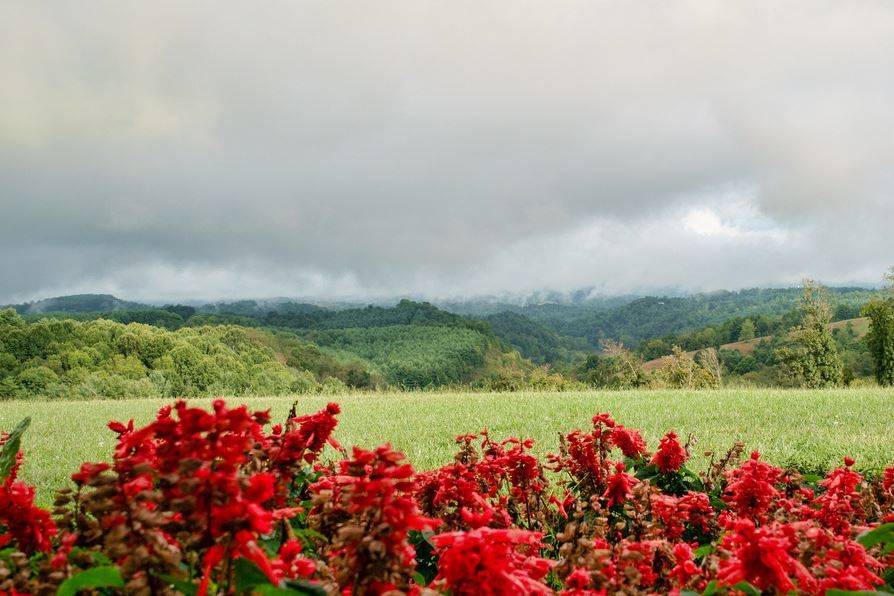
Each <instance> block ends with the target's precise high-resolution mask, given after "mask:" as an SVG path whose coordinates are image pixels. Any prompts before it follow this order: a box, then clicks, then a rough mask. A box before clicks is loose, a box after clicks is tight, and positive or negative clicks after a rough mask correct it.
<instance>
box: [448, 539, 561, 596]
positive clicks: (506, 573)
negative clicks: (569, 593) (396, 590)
mask: <svg viewBox="0 0 894 596" xmlns="http://www.w3.org/2000/svg"><path fill="white" fill-rule="evenodd" d="M430 540H431V542H432V544H434V545H435V548H436V550H437V552H438V555H439V558H438V575H437V577H436V578H435V581H434V583H433V584H432V586H433V587H437V588H438V589H442V590H449V591H450V593H451V594H456V595H457V596H465V595H472V594H474V595H477V594H482V595H485V596H491V595H493V596H497V595H499V596H504V595H505V596H510V595H515V594H543V595H546V594H552V593H553V592H552V590H551V589H550V588H549V587H548V586H546V585H545V584H543V583H542V582H541V581H540V580H541V579H543V578H544V577H545V576H546V574H547V573H549V570H550V568H551V566H552V562H551V561H548V560H546V559H542V558H540V557H539V556H538V554H539V552H540V549H541V547H542V545H541V543H540V534H539V533H537V532H528V531H524V530H494V529H490V528H479V529H477V530H471V531H469V532H449V533H447V534H438V535H436V536H432V537H431V539H430Z"/></svg>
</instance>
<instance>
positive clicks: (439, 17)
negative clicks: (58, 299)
mask: <svg viewBox="0 0 894 596" xmlns="http://www.w3.org/2000/svg"><path fill="white" fill-rule="evenodd" d="M892 67H894V6H892V5H891V4H890V3H887V2H877V3H874V2H854V3H840V2H790V3H779V2H755V3H741V4H738V3H735V4H734V3H709V2H642V3H627V2H572V1H562V0H557V1H553V2H508V1H504V0H494V1H491V2H465V1H459V0H458V1H452V2H428V1H425V0H412V1H410V0H403V1H400V2H387V1H384V2H375V3H363V2H342V1H338V0H335V1H333V0H326V1H319V2H314V1H309V2H293V1H288V2H286V1H277V0H271V1H269V2H263V3H236V2H190V3H183V2H174V1H170V2H169V1H157V2H152V3H147V2H121V1H120V0H115V1H108V2H98V1H88V2H70V3H69V2H58V1H54V2H40V1H34V0H29V1H21V2H19V1H16V0H11V1H7V2H4V3H2V5H0V211H2V217H0V250H2V255H3V256H2V257H0V280H2V282H0V302H2V301H9V300H19V299H27V298H33V297H37V296H41V295H46V294H50V293H63V292H69V291H114V292H118V293H121V294H123V295H125V296H126V297H132V298H142V299H158V300H165V299H184V298H190V297H205V298H216V297H235V296H266V295H320V296H324V295H326V296H363V295H370V296H372V295H379V296H381V295H389V294H396V293H407V292H415V293H422V294H427V295H432V296H447V295H456V294H478V293H490V292H499V291H526V290H531V289H537V288H544V287H551V288H558V289H562V288H573V287H579V286H595V287H597V288H600V289H603V290H604V291H607V292H614V291H617V292H622V291H630V290H648V289H649V288H650V287H667V286H675V287H680V288H684V289H693V290H695V289H713V288H720V287H742V286H748V285H757V284H776V283H791V282H794V281H797V280H798V279H799V278H800V277H802V276H804V275H811V276H815V277H819V278H821V279H824V280H827V281H829V282H839V283H844V282H855V281H860V282H866V281H870V282H874V281H876V280H877V279H878V277H879V275H880V273H881V271H882V270H883V269H884V268H885V267H886V266H887V265H888V264H890V263H891V262H894V243H892V242H891V239H890V225H891V222H892V221H894V197H892V188H894V174H892V173H894V112H892V110H891V108H890V106H891V105H894V68H892Z"/></svg>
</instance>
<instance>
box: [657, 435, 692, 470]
mask: <svg viewBox="0 0 894 596" xmlns="http://www.w3.org/2000/svg"><path fill="white" fill-rule="evenodd" d="M687 459H689V454H687V453H686V450H685V449H683V446H682V445H680V442H679V441H677V435H676V433H674V432H669V433H667V434H666V435H664V437H663V438H662V439H661V442H660V443H659V445H658V451H656V452H655V455H653V456H652V460H651V461H650V462H649V463H650V464H652V465H653V466H657V467H658V471H659V472H661V473H662V474H667V473H669V472H676V471H677V470H679V469H680V468H681V467H682V466H683V464H684V463H685V462H686V460H687Z"/></svg>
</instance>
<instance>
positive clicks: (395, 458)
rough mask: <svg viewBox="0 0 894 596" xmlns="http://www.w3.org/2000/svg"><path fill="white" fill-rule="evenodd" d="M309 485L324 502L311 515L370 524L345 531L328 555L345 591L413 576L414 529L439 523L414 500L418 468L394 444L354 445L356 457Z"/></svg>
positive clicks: (357, 525) (356, 524)
mask: <svg viewBox="0 0 894 596" xmlns="http://www.w3.org/2000/svg"><path fill="white" fill-rule="evenodd" d="M310 488H311V492H312V493H314V494H316V495H318V501H319V502H320V504H319V505H318V506H317V507H316V508H315V509H314V510H313V511H312V512H311V515H312V516H315V518H316V519H318V520H320V522H321V523H322V522H324V521H325V519H326V516H332V517H335V518H337V519H339V520H340V521H341V524H342V525H350V526H352V527H356V528H365V531H360V532H344V533H340V534H339V536H338V537H337V540H335V541H334V542H333V544H332V545H331V546H330V550H329V552H328V558H329V561H330V563H331V564H332V565H333V566H334V567H336V568H338V570H339V579H340V584H341V587H342V588H344V589H350V590H354V591H361V592H362V591H364V590H365V589H374V590H375V591H378V589H377V588H376V586H379V587H381V586H384V585H385V584H388V583H389V582H390V581H391V579H390V578H392V577H393V575H394V574H395V573H400V574H403V575H405V576H409V574H410V572H411V571H412V570H413V569H414V567H415V563H416V561H415V555H416V551H415V550H414V548H413V546H412V545H411V544H410V542H409V540H408V537H409V533H410V531H411V530H420V531H422V530H431V529H433V528H436V527H437V526H438V525H439V524H440V521H439V520H436V519H429V518H426V517H423V516H422V515H421V514H420V511H419V509H418V507H417V505H416V502H415V500H414V499H413V495H414V493H415V489H416V482H415V478H414V472H413V467H412V466H411V465H410V464H408V463H406V461H405V459H404V455H403V453H400V452H398V451H394V450H393V449H392V448H391V446H390V445H382V446H380V447H377V448H376V449H375V450H374V451H367V450H365V449H361V448H359V447H354V450H353V453H352V457H351V459H348V460H344V461H341V462H339V464H338V470H337V473H336V474H334V475H331V476H326V477H323V478H321V479H320V480H319V481H318V482H316V483H315V484H313V485H312V486H311V487H310Z"/></svg>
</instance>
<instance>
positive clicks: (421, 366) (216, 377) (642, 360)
mask: <svg viewBox="0 0 894 596" xmlns="http://www.w3.org/2000/svg"><path fill="white" fill-rule="evenodd" d="M554 298H555V301H554V302H551V303H537V304H535V303H533V301H532V303H528V304H509V303H498V302H488V301H486V300H479V301H477V302H476V301H467V302H465V303H462V304H459V303H452V304H451V303H445V304H441V305H440V306H437V305H435V304H432V303H428V302H417V301H413V300H409V299H402V300H400V301H398V302H397V303H396V304H392V305H387V304H369V305H352V304H311V303H306V302H298V301H291V300H284V299H283V300H266V301H256V300H242V301H237V302H229V303H227V302H217V303H208V304H196V305H182V304H169V305H149V304H141V303H136V302H130V301H125V300H120V299H118V298H116V297H114V296H110V295H94V294H87V295H75V296H64V297H59V298H53V299H48V300H42V301H38V302H33V303H25V304H17V305H11V306H10V307H8V308H7V309H6V310H4V311H2V317H0V397H4V398H13V397H18V398H30V397H36V396H43V397H50V398H53V397H72V398H90V397H108V398H118V397H124V396H150V395H155V396H176V395H216V394H227V395H279V394H286V393H304V392H330V393H338V392H341V391H345V390H347V389H349V388H350V389H362V390H376V389H378V390H381V389H387V388H396V389H433V388H439V387H441V388H447V387H450V388H462V387H467V388H473V389H484V390H488V389H490V390H502V391H512V390H522V389H526V388H536V389H556V390H567V389H584V388H590V387H605V388H614V389H622V388H648V387H653V388H664V387H690V388H702V387H717V386H721V385H735V386H767V387H769V386H783V387H784V386H812V385H815V384H817V383H820V384H830V385H849V384H854V383H873V382H878V383H882V384H886V383H887V382H888V381H887V379H888V377H887V376H886V375H888V373H887V368H886V365H885V362H886V361H887V360H886V359H888V360H890V359H891V356H890V355H886V354H888V351H890V349H891V348H890V345H889V344H890V342H891V336H892V333H891V331H890V325H891V323H890V311H891V309H892V306H891V305H892V298H891V293H890V292H889V291H888V290H873V289H865V288H823V287H821V286H818V285H816V284H813V283H812V282H810V283H808V284H807V285H806V286H805V288H786V289H751V290H742V291H738V292H715V293H711V294H696V295H691V296H671V297H667V296H666V297H655V296H652V297H648V296H647V297H628V298H624V299H622V298H615V299H612V300H608V299H599V298H588V297H586V296H581V295H572V296H568V297H565V298H561V297H554ZM448 308H451V309H453V310H454V311H456V312H450V311H449V310H447V309H448ZM494 310H496V312H491V311H494ZM476 312H477V313H480V314H477V315H476V314H474V313H476ZM861 315H865V316H861ZM810 333H813V336H809V337H808V335H809V334H810ZM810 342H813V344H812V345H811V344H810ZM817 346H819V347H817ZM826 353H828V354H830V355H831V356H829V357H830V358H831V364H828V363H827V364H828V366H831V367H832V368H833V369H834V371H833V372H832V373H829V374H830V375H831V376H830V377H828V379H826V377H823V374H825V373H823V374H820V377H822V378H823V379H825V380H823V381H822V382H819V381H816V379H815V378H814V377H812V376H811V375H812V374H813V373H811V372H810V371H808V370H807V369H810V368H811V367H814V366H815V365H816V363H815V362H814V361H816V360H817V359H819V360H823V359H824V358H826V355H824V354H826ZM799 359H800V364H799V363H798V362H799ZM811 359H812V360H811ZM823 361H824V362H825V360H823ZM824 366H825V365H824ZM805 367H806V368H805ZM827 376H828V375H827Z"/></svg>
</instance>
